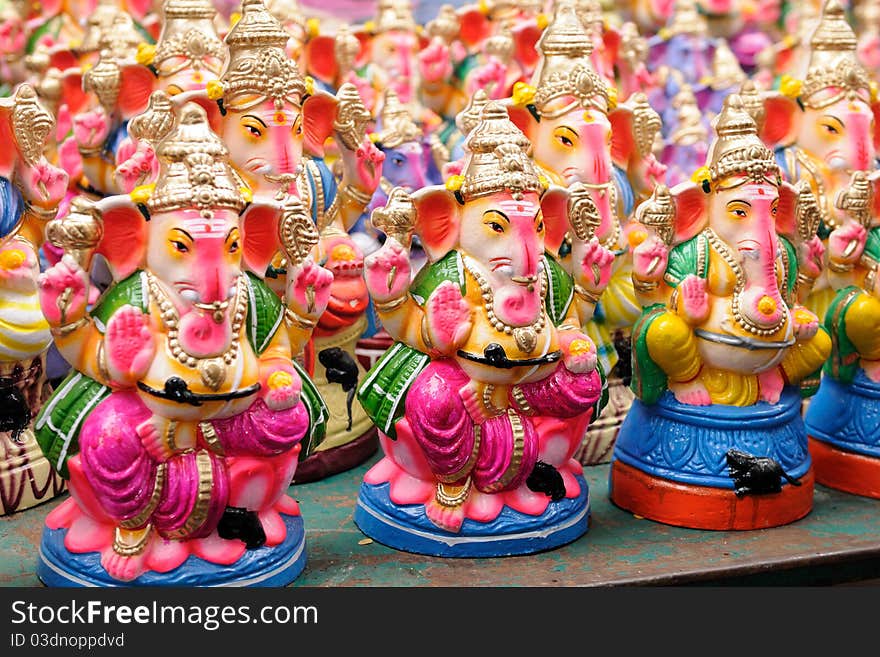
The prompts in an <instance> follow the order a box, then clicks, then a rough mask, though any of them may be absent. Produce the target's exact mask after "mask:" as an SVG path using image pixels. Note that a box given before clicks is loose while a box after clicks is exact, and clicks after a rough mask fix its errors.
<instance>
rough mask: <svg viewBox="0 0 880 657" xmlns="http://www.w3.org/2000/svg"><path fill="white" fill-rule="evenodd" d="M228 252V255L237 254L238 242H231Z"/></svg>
mask: <svg viewBox="0 0 880 657" xmlns="http://www.w3.org/2000/svg"><path fill="white" fill-rule="evenodd" d="M229 252H230V253H237V252H238V240H235V241H234V242H232V244H230V245H229Z"/></svg>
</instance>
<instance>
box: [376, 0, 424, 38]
mask: <svg viewBox="0 0 880 657" xmlns="http://www.w3.org/2000/svg"><path fill="white" fill-rule="evenodd" d="M415 29H416V21H415V19H414V18H413V13H412V2H410V0H379V8H378V15H377V17H376V32H388V31H389V30H403V31H404V32H414V31H415Z"/></svg>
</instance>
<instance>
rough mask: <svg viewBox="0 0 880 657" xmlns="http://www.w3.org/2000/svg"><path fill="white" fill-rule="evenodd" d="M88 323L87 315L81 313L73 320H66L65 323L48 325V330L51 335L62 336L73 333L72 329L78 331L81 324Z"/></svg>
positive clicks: (86, 324) (85, 324)
mask: <svg viewBox="0 0 880 657" xmlns="http://www.w3.org/2000/svg"><path fill="white" fill-rule="evenodd" d="M88 325H89V318H88V315H83V316H82V317H80V318H79V319H77V320H76V321H73V322H68V323H67V324H62V325H61V326H52V327H50V329H49V330H50V331H51V333H52V335H55V336H58V337H61V338H64V337H67V336H68V335H70V334H71V333H73V332H74V331H78V330H79V329H81V328H82V327H83V326H88Z"/></svg>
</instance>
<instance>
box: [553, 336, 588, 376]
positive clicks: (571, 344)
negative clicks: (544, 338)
mask: <svg viewBox="0 0 880 657" xmlns="http://www.w3.org/2000/svg"><path fill="white" fill-rule="evenodd" d="M559 346H560V347H561V348H562V354H563V356H562V363H563V364H564V365H565V367H566V368H567V369H568V371H569V372H574V373H575V374H584V373H586V372H592V371H593V370H594V369H596V345H595V344H593V341H592V340H590V338H589V337H587V336H586V335H584V334H583V333H581V332H580V331H560V332H559Z"/></svg>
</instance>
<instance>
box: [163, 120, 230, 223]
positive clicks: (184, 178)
mask: <svg viewBox="0 0 880 657" xmlns="http://www.w3.org/2000/svg"><path fill="white" fill-rule="evenodd" d="M156 155H157V156H158V158H159V177H158V179H157V181H156V187H155V189H154V190H153V192H152V194H151V195H150V197H149V199H148V200H147V202H146V205H147V208H148V209H149V210H150V212H151V213H154V214H155V213H158V212H170V211H174V210H182V209H187V208H197V209H198V210H200V211H201V212H202V214H203V215H204V216H210V213H211V211H212V210H215V209H218V208H226V209H230V210H235V211H236V212H241V211H242V210H243V209H244V208H245V206H246V205H247V200H246V199H245V197H244V195H243V193H242V185H241V182H240V180H239V179H238V177H237V176H236V175H235V173H234V172H233V171H232V168H231V167H230V166H229V160H228V156H229V151H228V150H227V149H226V146H224V145H223V142H222V141H221V140H220V138H219V137H218V136H217V135H215V134H214V133H213V132H212V131H211V128H210V127H209V126H208V116H207V114H206V113H205V110H204V109H203V108H202V107H201V106H199V105H198V104H196V103H187V104H186V105H184V106H183V109H182V110H181V112H180V121H179V123H178V124H177V126H176V127H175V129H174V130H173V131H172V132H171V133H170V134H169V135H167V136H166V137H165V139H163V140H162V141H161V142H159V144H158V146H157V147H156Z"/></svg>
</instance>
